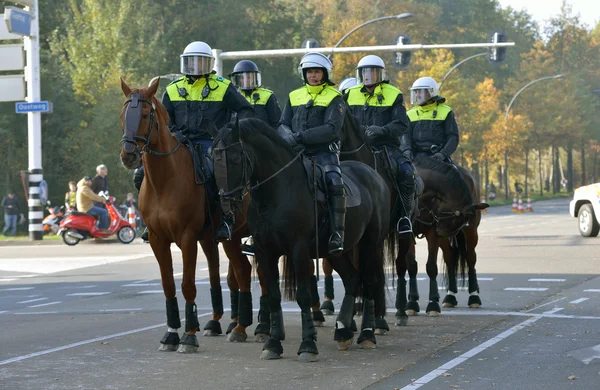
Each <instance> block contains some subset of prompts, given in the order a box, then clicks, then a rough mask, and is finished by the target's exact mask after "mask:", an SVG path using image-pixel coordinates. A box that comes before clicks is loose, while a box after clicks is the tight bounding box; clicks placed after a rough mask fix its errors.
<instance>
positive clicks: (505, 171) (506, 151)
mask: <svg viewBox="0 0 600 390" xmlns="http://www.w3.org/2000/svg"><path fill="white" fill-rule="evenodd" d="M508 189H509V187H508V150H506V149H504V199H507V200H508V192H509V191H508Z"/></svg>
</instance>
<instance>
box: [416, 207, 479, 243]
mask: <svg viewBox="0 0 600 390" xmlns="http://www.w3.org/2000/svg"><path fill="white" fill-rule="evenodd" d="M487 207H489V205H488V204H487V203H478V204H473V203H471V204H468V205H464V206H461V205H458V204H456V203H455V202H454V201H452V200H449V199H447V198H446V199H444V198H433V199H431V201H430V202H429V206H428V208H429V214H430V215H431V218H433V223H434V225H435V229H436V234H437V235H438V236H439V237H444V238H448V237H453V236H455V235H456V234H458V232H459V231H460V229H462V228H463V227H465V226H466V225H467V224H468V223H469V222H470V221H472V220H473V219H474V218H475V215H476V213H477V210H483V209H485V208H487Z"/></svg>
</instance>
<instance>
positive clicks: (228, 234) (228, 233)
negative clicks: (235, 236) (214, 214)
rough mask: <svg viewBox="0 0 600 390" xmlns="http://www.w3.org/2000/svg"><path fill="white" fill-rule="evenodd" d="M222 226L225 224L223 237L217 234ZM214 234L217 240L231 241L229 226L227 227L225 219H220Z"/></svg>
mask: <svg viewBox="0 0 600 390" xmlns="http://www.w3.org/2000/svg"><path fill="white" fill-rule="evenodd" d="M223 226H225V228H226V229H227V233H226V236H225V237H221V236H220V235H219V232H220V230H221V229H222V227H223ZM215 236H216V237H215V238H216V239H217V241H231V228H230V227H229V224H228V223H227V222H225V221H221V225H219V228H218V229H217V232H216V234H215Z"/></svg>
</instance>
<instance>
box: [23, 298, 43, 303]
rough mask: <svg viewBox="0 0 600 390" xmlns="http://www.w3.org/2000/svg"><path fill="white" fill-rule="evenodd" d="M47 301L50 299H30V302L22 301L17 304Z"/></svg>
mask: <svg viewBox="0 0 600 390" xmlns="http://www.w3.org/2000/svg"><path fill="white" fill-rule="evenodd" d="M46 299H48V298H38V299H30V300H28V301H21V302H17V303H31V302H38V301H45V300H46Z"/></svg>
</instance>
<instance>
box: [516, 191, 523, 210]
mask: <svg viewBox="0 0 600 390" xmlns="http://www.w3.org/2000/svg"><path fill="white" fill-rule="evenodd" d="M523 212H524V209H523V199H521V196H520V195H519V205H518V206H517V213H519V214H522V213H523Z"/></svg>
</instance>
